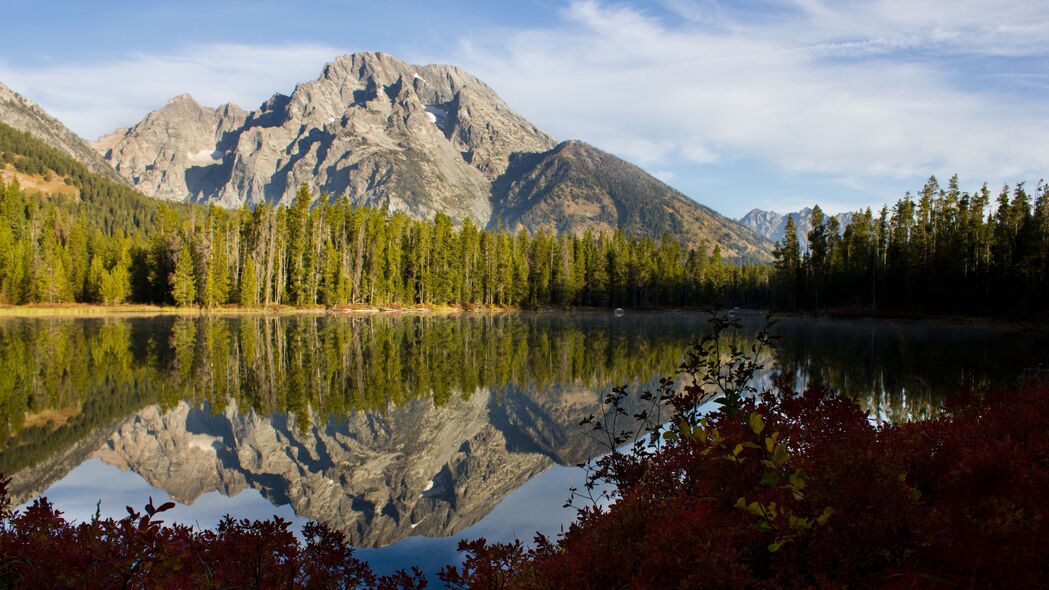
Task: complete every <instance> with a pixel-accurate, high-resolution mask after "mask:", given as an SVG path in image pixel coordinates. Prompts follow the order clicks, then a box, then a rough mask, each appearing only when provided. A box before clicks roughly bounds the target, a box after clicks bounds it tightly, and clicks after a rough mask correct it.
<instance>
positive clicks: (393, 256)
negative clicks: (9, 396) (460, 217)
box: [0, 125, 1049, 315]
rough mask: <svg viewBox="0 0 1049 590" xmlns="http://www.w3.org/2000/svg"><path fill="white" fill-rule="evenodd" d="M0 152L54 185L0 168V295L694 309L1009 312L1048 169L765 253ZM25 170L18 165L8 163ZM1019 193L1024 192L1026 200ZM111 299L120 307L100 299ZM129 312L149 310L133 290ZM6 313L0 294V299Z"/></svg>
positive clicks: (8, 135) (149, 301)
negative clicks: (253, 194)
mask: <svg viewBox="0 0 1049 590" xmlns="http://www.w3.org/2000/svg"><path fill="white" fill-rule="evenodd" d="M0 165H2V166H3V168H4V170H8V171H15V172H17V173H18V174H21V175H23V178H27V177H32V178H39V179H44V180H48V179H50V180H49V182H50V181H54V179H56V178H58V179H62V181H63V182H64V183H65V184H66V185H68V186H69V187H71V188H72V189H74V190H72V192H73V193H75V195H76V196H71V195H70V194H69V191H63V194H52V195H40V194H37V193H31V192H30V191H28V190H24V189H23V188H21V186H20V185H19V183H18V181H17V176H16V177H14V178H13V179H12V180H11V181H9V182H6V183H0V305H8V306H12V305H14V306H23V305H32V304H47V305H50V306H55V305H58V306H59V307H49V308H46V309H48V310H50V311H52V312H55V313H67V314H68V313H80V311H79V310H78V311H76V312H71V311H69V310H70V309H76V308H68V307H64V305H65V304H71V303H79V304H94V305H99V304H100V305H106V306H113V305H122V304H128V303H133V304H143V305H151V306H173V305H177V306H180V307H190V306H194V307H196V306H199V307H203V308H206V309H218V308H223V307H225V308H227V309H229V308H232V307H237V308H259V307H261V308H265V309H269V310H286V309H288V308H310V307H324V308H346V307H349V308H354V307H357V308H372V309H376V308H384V307H411V308H416V309H419V308H424V309H429V308H434V307H437V308H443V307H447V306H452V307H454V308H456V309H463V308H476V307H488V308H511V309H512V308H520V307H526V308H536V307H664V308H665V307H693V308H700V307H710V306H715V305H721V306H740V307H752V308H765V307H776V308H780V309H799V310H813V309H815V310H819V309H825V308H827V307H847V308H853V309H865V310H874V311H882V310H898V311H906V312H911V313H918V314H922V313H946V314H961V315H965V314H983V315H1008V314H1009V313H1010V312H1013V313H1023V314H1027V313H1030V312H1044V311H1045V308H1046V305H1047V304H1046V301H1049V187H1047V186H1046V185H1043V184H1039V185H1038V187H1037V189H1036V190H1035V191H1034V193H1033V194H1031V193H1029V192H1028V190H1027V189H1026V188H1025V186H1024V185H1023V184H1020V185H1017V186H1016V187H1015V188H1014V189H1012V190H1010V188H1009V187H1004V188H1003V189H1002V192H1001V194H1000V195H999V196H998V198H997V201H996V203H995V205H994V206H993V207H992V205H991V201H992V199H991V193H990V191H989V190H988V189H987V187H986V185H984V187H983V188H981V189H980V190H978V191H976V192H974V193H971V194H970V193H966V192H962V191H961V190H960V189H959V186H958V180H957V178H956V177H955V178H952V179H951V182H950V183H949V185H948V187H947V189H941V188H940V186H939V184H938V183H937V181H936V179H935V178H932V179H930V181H929V182H928V183H927V184H926V186H925V187H924V188H923V189H922V191H921V193H920V194H919V195H918V197H917V199H915V198H913V197H911V195H909V194H908V195H907V196H906V197H904V198H903V199H901V200H900V201H899V202H897V203H896V205H895V206H894V207H893V208H892V209H891V210H890V209H889V208H887V207H886V208H883V209H882V210H881V212H880V214H878V215H874V214H872V212H871V211H870V210H869V209H868V210H866V211H864V212H860V213H859V214H857V215H855V216H854V217H853V220H852V222H851V223H850V224H849V225H848V226H847V227H845V228H841V227H839V226H838V225H837V222H836V220H835V219H833V218H827V217H825V216H824V215H823V213H822V211H821V210H820V209H819V207H816V208H815V209H814V210H813V213H812V220H811V221H812V227H813V229H812V231H811V232H810V233H809V234H808V235H807V236H806V238H807V241H808V245H809V248H808V250H807V251H805V252H803V251H802V248H801V247H800V243H799V240H798V238H797V237H796V235H795V230H794V227H793V220H790V224H791V225H790V227H788V229H787V232H786V237H785V238H784V239H783V240H782V241H781V242H780V243H779V244H777V245H776V248H775V250H774V255H775V260H774V262H772V263H771V264H769V263H768V262H763V261H747V260H728V259H725V258H723V256H722V254H721V250H720V248H719V247H718V246H717V245H714V244H708V243H705V242H699V243H697V244H686V243H683V242H680V241H676V240H673V239H670V238H668V237H664V238H663V239H661V240H657V239H653V238H650V237H637V236H631V235H628V234H627V233H625V232H623V231H621V230H619V231H615V232H611V233H595V232H586V233H584V234H581V235H570V234H567V233H560V234H558V233H555V232H553V231H545V230H544V231H539V232H536V233H529V232H527V231H524V230H520V231H509V230H507V229H504V228H501V227H495V228H489V229H485V228H480V227H478V226H477V225H475V224H474V223H473V222H471V221H470V220H468V219H467V220H465V221H463V222H462V223H459V224H457V223H456V222H455V221H454V220H453V219H452V218H450V217H448V216H446V215H443V214H437V215H436V216H435V217H434V218H433V219H430V220H419V219H415V218H412V217H410V216H408V215H407V214H405V213H402V212H393V213H391V212H388V211H384V210H381V209H376V208H369V207H359V206H355V205H353V204H351V203H350V201H349V200H348V199H347V198H345V197H337V198H329V197H327V196H326V195H319V196H318V195H313V194H311V193H310V192H309V190H308V189H307V188H306V187H302V188H300V190H299V193H298V195H297V197H296V199H295V200H294V202H293V203H292V204H291V205H290V206H286V207H285V206H272V205H267V204H264V205H259V206H256V207H254V208H250V207H247V206H245V207H243V208H241V209H236V210H230V209H223V208H220V207H217V206H214V205H211V206H203V205H194V204H184V203H164V202H161V201H157V200H154V199H150V198H148V197H145V196H143V195H141V194H139V193H137V192H136V191H134V190H132V189H130V188H128V187H126V186H122V185H120V184H117V183H115V182H112V181H110V180H108V179H105V178H101V177H99V176H97V175H93V174H91V173H90V172H88V171H87V170H86V169H85V168H84V166H83V165H81V164H79V163H77V162H75V161H73V160H71V159H70V158H68V157H67V156H65V155H63V154H61V153H60V152H58V151H56V150H54V149H52V148H50V147H48V146H46V145H45V144H43V143H41V142H40V141H38V140H36V139H35V138H33V137H32V136H30V135H28V134H25V133H21V132H18V131H15V130H13V129H11V128H9V127H7V126H5V125H0ZM25 175H29V176H25ZM1032 201H1033V204H1032ZM116 309H117V311H123V310H125V309H126V308H123V307H120V308H116ZM146 309H147V310H148V308H146ZM5 313H7V314H9V315H10V314H12V313H13V312H11V311H10V308H8V309H6V310H5V309H2V308H0V315H4V314H5Z"/></svg>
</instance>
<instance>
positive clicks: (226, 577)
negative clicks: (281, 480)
mask: <svg viewBox="0 0 1049 590" xmlns="http://www.w3.org/2000/svg"><path fill="white" fill-rule="evenodd" d="M0 498H2V499H3V507H2V509H0V512H2V517H3V524H2V527H0V587H6V588H98V589H106V588H201V589H205V588H258V589H266V588H273V589H277V588H280V589H297V588H310V589H314V588H317V589H326V588H333V589H334V588H376V589H383V590H386V589H389V590H394V589H405V590H408V589H417V588H424V587H425V586H426V580H425V579H424V578H423V576H422V574H421V572H419V571H418V570H413V571H412V573H410V574H409V573H407V572H398V573H397V574H395V575H393V576H386V577H377V576H375V575H374V574H373V573H372V570H371V568H370V567H369V566H368V564H367V563H365V562H363V561H361V560H359V559H357V558H356V557H354V556H353V549H352V548H351V547H350V546H349V545H348V544H347V543H346V539H345V537H344V535H343V534H342V533H339V532H336V531H332V530H330V529H328V528H326V527H324V526H323V525H318V524H315V523H311V524H309V525H307V526H306V527H305V529H304V531H303V536H304V541H300V540H299V539H298V538H297V537H296V536H295V535H294V534H293V533H292V532H291V530H290V528H289V523H288V522H287V521H285V520H282V519H280V518H273V519H271V520H264V521H249V520H234V519H233V518H230V517H227V518H226V519H225V520H223V521H222V522H221V523H220V524H219V526H218V528H217V529H216V530H214V531H196V530H194V529H191V528H189V527H186V526H182V525H165V524H164V523H163V522H162V521H160V520H158V519H156V518H155V517H156V515H157V514H158V513H160V512H163V511H164V510H167V509H169V508H171V507H172V506H173V504H171V503H168V504H164V505H162V506H160V507H154V506H153V503H152V500H151V501H150V503H149V505H147V506H146V509H145V512H144V513H139V512H136V511H134V510H132V509H131V508H128V515H127V516H126V517H124V518H122V519H120V520H115V519H111V518H107V519H102V518H98V517H96V518H94V519H92V520H91V521H90V522H85V523H81V524H73V523H70V522H68V521H66V520H65V519H63V518H62V515H61V513H60V512H58V511H57V510H55V509H54V507H53V506H52V505H51V504H50V503H49V502H48V501H47V500H45V499H41V500H37V501H36V502H35V503H34V504H33V505H32V506H30V507H29V508H27V509H26V510H25V511H24V512H22V513H18V514H12V513H11V512H10V511H9V507H8V506H7V494H6V482H4V483H3V484H2V485H0Z"/></svg>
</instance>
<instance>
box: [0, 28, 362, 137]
mask: <svg viewBox="0 0 1049 590" xmlns="http://www.w3.org/2000/svg"><path fill="white" fill-rule="evenodd" d="M340 53H346V50H343V49H339V48H336V47H332V46H328V45H318V44H312V43H304V44H282V45H239V44H221V43H219V44H194V45H187V46H185V47H183V48H182V49H181V50H179V51H176V52H172V53H166V54H151V53H134V54H131V55H128V56H127V57H125V58H124V59H120V60H118V61H112V62H104V63H76V62H69V63H55V64H53V65H45V66H35V67H33V68H23V67H18V66H16V65H14V64H10V63H3V62H0V80H3V81H4V82H5V83H6V84H7V85H8V86H10V87H12V88H13V89H15V90H16V91H18V92H20V93H22V94H25V95H26V96H29V97H30V98H32V99H33V100H35V101H37V102H39V103H41V104H43V105H44V106H45V107H46V108H47V109H48V110H49V111H50V112H51V114H52V115H54V116H55V117H57V118H58V119H59V120H61V121H62V122H64V123H65V124H66V125H68V126H69V127H70V128H71V129H73V130H74V131H75V132H77V133H79V134H80V135H82V136H84V137H88V138H95V137H98V136H99V135H102V134H104V133H108V132H110V131H112V130H113V129H114V128H116V127H120V126H126V125H131V124H133V123H136V122H138V121H139V120H140V119H141V118H142V117H143V116H144V115H145V114H146V113H147V112H149V111H151V110H153V109H156V108H158V107H160V106H162V105H163V104H164V101H165V100H166V99H168V98H170V97H172V96H175V95H177V94H181V93H183V92H189V93H191V94H192V95H193V96H194V97H196V99H197V100H198V101H200V102H201V103H203V104H208V105H213V106H214V105H219V104H222V103H225V102H233V103H236V104H239V105H240V106H242V107H244V108H248V109H251V108H254V107H256V106H257V105H258V104H259V103H260V102H262V101H263V100H265V99H266V98H268V97H269V96H271V95H272V94H273V93H274V92H277V91H282V92H288V91H290V90H291V89H292V88H293V87H294V84H295V83H297V82H301V81H305V80H311V79H313V78H316V77H317V75H318V74H319V72H320V70H321V67H322V66H323V65H324V64H325V63H326V62H328V61H331V59H332V58H333V57H335V56H336V55H338V54H340Z"/></svg>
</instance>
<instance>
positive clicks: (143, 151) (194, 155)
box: [95, 94, 248, 200]
mask: <svg viewBox="0 0 1049 590" xmlns="http://www.w3.org/2000/svg"><path fill="white" fill-rule="evenodd" d="M247 116H248V115H247V113H245V112H244V111H243V110H241V109H240V107H238V106H236V105H232V104H226V105H222V106H220V107H218V108H216V109H209V108H206V107H202V106H200V105H199V104H197V101H195V100H193V97H192V96H190V95H188V94H181V95H179V96H176V97H175V98H172V99H171V100H170V101H168V103H167V104H166V105H164V107H163V108H161V109H160V110H157V111H154V112H152V113H150V114H149V115H147V116H146V118H145V120H143V121H142V122H141V123H139V124H138V125H137V126H136V127H135V132H134V133H132V132H131V131H130V130H126V129H124V130H118V131H115V132H113V133H111V134H109V135H105V136H103V137H101V138H99V140H98V141H97V142H95V147H96V149H98V150H99V151H101V152H102V153H103V154H104V155H105V157H106V159H107V161H110V162H116V168H115V169H116V171H117V172H118V173H121V174H122V175H123V176H124V177H125V178H127V180H128V181H130V182H131V183H132V184H133V185H135V187H136V188H138V189H139V190H141V191H142V192H144V193H146V194H149V195H152V196H154V197H157V198H160V199H168V200H182V199H185V198H186V196H187V195H189V196H190V197H191V198H192V197H193V196H195V195H198V194H200V191H205V190H212V191H213V190H215V189H217V188H218V183H220V182H221V178H220V174H217V173H218V172H220V171H219V170H218V169H217V168H216V164H221V162H222V160H223V158H224V157H225V154H226V152H227V151H228V150H229V149H230V148H231V147H232V146H231V145H229V142H228V139H229V133H230V131H231V130H233V129H236V128H238V127H240V126H241V125H243V124H244V120H245V119H246V118H247ZM172 170H184V171H185V172H183V173H181V174H175V173H172ZM191 187H192V188H191Z"/></svg>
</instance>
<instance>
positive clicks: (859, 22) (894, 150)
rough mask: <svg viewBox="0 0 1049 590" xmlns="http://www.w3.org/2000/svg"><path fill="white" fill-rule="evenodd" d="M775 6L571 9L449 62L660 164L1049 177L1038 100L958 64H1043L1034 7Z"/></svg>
mask: <svg viewBox="0 0 1049 590" xmlns="http://www.w3.org/2000/svg"><path fill="white" fill-rule="evenodd" d="M769 4H770V6H769V7H768V8H769V10H773V11H775V14H776V15H777V17H776V18H774V19H773V18H767V12H766V13H763V15H758V16H754V15H752V14H747V13H740V12H739V11H735V12H734V11H733V10H732V9H730V8H729V7H727V6H722V5H720V4H717V3H715V2H710V1H704V2H688V1H687V0H673V1H671V2H668V3H667V4H666V6H667V8H668V9H669V10H670V11H671V14H673V15H676V16H678V17H682V18H669V17H667V16H665V15H661V14H659V13H655V12H653V11H651V10H648V11H645V10H641V9H637V8H632V7H629V6H624V5H608V4H601V3H597V2H593V1H585V2H576V3H573V4H571V5H570V6H569V7H568V8H567V9H566V10H565V11H564V13H563V17H564V19H563V21H562V22H560V23H558V24H557V25H556V26H551V27H548V28H543V29H534V30H527V31H521V32H519V33H517V34H515V35H512V36H509V37H506V36H501V37H500V38H498V39H495V38H492V39H483V38H481V39H478V38H476V37H475V38H474V39H472V40H471V42H470V43H464V44H462V45H461V46H460V47H459V48H458V50H457V51H456V52H454V53H453V54H451V55H450V56H449V59H454V60H457V61H459V62H460V63H463V64H464V65H465V66H466V67H468V68H469V69H471V70H473V71H475V73H477V74H478V75H479V76H480V77H481V78H483V79H485V80H487V81H489V83H490V84H492V85H493V86H494V87H495V88H496V90H498V91H499V92H500V93H502V94H503V95H504V96H505V97H506V98H507V99H508V100H509V101H510V102H511V106H514V107H516V108H518V109H520V110H521V111H523V112H524V114H525V115H526V116H528V117H530V118H532V119H533V120H535V121H536V122H537V123H539V124H540V125H541V126H544V127H546V128H548V129H549V130H551V131H552V132H553V133H555V134H556V135H558V136H560V137H580V138H583V139H586V140H588V141H591V142H593V143H595V144H597V145H599V146H602V147H605V148H607V149H611V150H613V151H615V152H617V153H619V154H621V155H624V156H626V157H628V158H630V159H633V160H635V161H637V162H639V163H641V164H643V165H650V166H654V167H659V168H661V169H665V167H666V166H669V165H673V164H683V163H689V162H691V163H696V164H703V165H709V164H712V163H718V162H731V161H738V160H740V159H749V160H757V161H761V162H765V163H767V164H769V165H771V166H773V167H775V168H777V169H779V170H781V171H782V172H783V173H785V174H811V173H816V174H820V175H830V176H840V177H841V179H842V185H843V187H844V186H845V185H846V180H847V179H848V178H856V177H860V178H862V177H865V176H866V177H883V178H896V179H912V178H915V177H921V176H924V175H927V174H929V173H932V172H935V173H941V174H943V173H951V172H955V171H956V172H958V173H960V174H962V175H963V177H964V178H968V179H970V181H972V182H977V181H979V180H982V179H988V180H991V181H993V182H998V181H1001V180H1003V179H1009V178H1016V177H1022V176H1025V175H1027V176H1030V177H1032V178H1037V175H1038V174H1040V173H1041V174H1044V173H1045V171H1046V170H1049V136H1046V134H1045V133H1044V132H1043V131H1042V130H1043V129H1044V127H1045V124H1046V122H1047V121H1049V107H1047V105H1049V101H1046V100H1045V99H1046V97H1045V96H1044V93H1042V94H1039V93H1035V94H1036V95H1035V96H1032V95H1031V92H1030V89H1031V88H1037V86H1032V84H1031V83H1028V84H1025V87H1026V88H1027V89H1028V92H1026V93H1024V92H1018V91H1016V92H1014V89H1012V88H1009V87H998V88H982V87H979V86H978V85H977V84H975V83H973V82H968V83H967V82H966V81H965V74H966V72H965V70H964V67H963V66H960V65H959V63H963V62H964V60H965V59H968V58H972V57H973V56H978V57H979V56H986V57H991V56H995V57H1002V56H1007V57H1010V56H1011V57H1023V58H1026V59H1030V58H1032V57H1033V58H1035V59H1045V56H1046V54H1047V53H1049V35H1047V34H1046V33H1047V32H1049V30H1047V28H1046V26H1047V25H1046V23H1049V7H1046V6H1045V5H1044V4H1043V3H1037V2H1020V3H1012V4H1013V5H1012V6H1009V7H1005V8H1002V7H999V6H998V5H997V3H992V2H960V3H959V2H952V3H912V2H897V1H895V0H883V1H880V2H873V3H862V4H861V3H849V4H844V3H829V2H828V3H823V2H819V1H817V0H805V1H798V2H784V3H769ZM841 6H845V8H841ZM952 60H953V61H952ZM1004 66H1005V67H1008V63H1005V64H1004ZM951 68H953V69H951ZM958 68H962V69H960V70H959V69H958ZM707 169H708V170H709V168H707ZM678 176H680V174H679V175H678Z"/></svg>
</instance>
